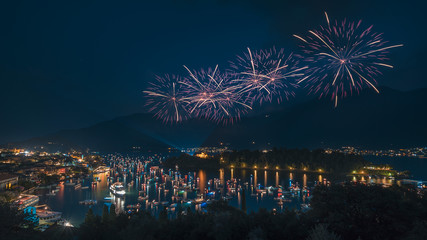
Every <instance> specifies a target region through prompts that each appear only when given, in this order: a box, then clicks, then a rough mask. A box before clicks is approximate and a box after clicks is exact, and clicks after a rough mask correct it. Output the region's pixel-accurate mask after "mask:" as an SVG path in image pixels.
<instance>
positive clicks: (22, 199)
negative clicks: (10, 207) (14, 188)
mask: <svg viewBox="0 0 427 240" xmlns="http://www.w3.org/2000/svg"><path fill="white" fill-rule="evenodd" d="M39 199H40V198H39V197H38V196H36V195H25V194H22V195H21V196H19V198H18V200H16V201H15V202H14V205H16V206H18V209H24V208H26V207H29V206H34V205H36V204H38V203H39Z"/></svg>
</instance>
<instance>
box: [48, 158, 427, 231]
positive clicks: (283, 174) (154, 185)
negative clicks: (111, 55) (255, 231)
mask: <svg viewBox="0 0 427 240" xmlns="http://www.w3.org/2000/svg"><path fill="white" fill-rule="evenodd" d="M367 159H368V160H370V161H372V162H373V163H376V164H386V163H387V164H390V165H392V166H395V168H396V169H397V170H410V171H411V172H412V173H413V174H414V178H417V179H427V174H426V172H425V171H424V170H423V169H427V159H416V158H401V159H398V158H375V157H367ZM157 171H159V170H157ZM165 171H166V170H165ZM167 174H168V173H166V172H165V173H163V176H168V175H167ZM110 175H111V176H110ZM150 176H152V180H150V181H147V180H145V183H146V185H145V189H144V185H143V184H144V178H143V177H141V176H137V177H136V175H135V176H132V174H129V175H127V176H126V177H123V176H122V175H120V174H118V173H117V172H114V171H112V172H111V173H110V172H107V173H102V174H96V175H93V176H91V177H90V178H88V179H84V180H83V182H82V186H88V187H89V188H88V189H77V190H75V189H74V187H70V186H64V185H63V184H61V185H60V189H59V192H58V193H57V194H56V195H55V196H46V195H44V196H42V197H41V198H40V203H41V204H44V203H46V204H47V205H48V206H49V207H50V208H51V209H52V210H54V211H59V212H62V216H63V218H64V219H66V220H68V221H70V222H71V224H73V225H74V226H78V225H80V224H81V223H82V222H83V221H84V218H85V214H86V213H87V211H88V209H89V207H91V208H92V209H93V211H94V212H95V213H96V214H98V215H101V214H102V209H103V206H104V204H108V202H105V201H104V198H105V197H112V199H113V200H112V202H114V203H115V205H116V208H117V211H127V210H128V209H127V206H128V205H135V204H137V203H138V196H139V195H141V192H140V191H141V190H146V191H145V193H144V196H147V199H146V200H144V201H139V203H140V204H141V209H143V210H148V211H150V212H152V214H154V215H157V214H158V213H159V211H160V210H161V209H163V207H162V206H161V205H160V204H159V205H157V206H156V205H154V204H153V203H152V202H153V201H155V202H157V203H160V202H162V201H168V202H169V203H168V206H169V205H170V204H172V203H175V202H184V203H183V205H182V207H183V208H186V207H188V206H189V207H191V208H192V209H198V210H200V209H202V206H201V204H194V203H192V204H186V201H190V200H194V199H196V198H198V196H197V193H199V194H202V195H203V197H204V198H205V200H206V199H220V198H222V197H227V199H228V202H229V204H230V205H232V206H235V207H238V208H240V207H241V206H240V204H241V199H242V196H241V192H240V191H238V190H239V185H240V186H241V187H242V188H244V189H245V196H246V206H247V210H248V212H250V211H252V210H253V211H257V210H258V209H259V208H266V209H269V210H272V209H276V210H277V211H283V210H284V209H285V208H300V207H301V204H305V203H308V200H309V198H310V194H311V190H310V189H311V188H312V187H313V186H314V185H316V184H319V183H323V184H325V183H327V182H328V181H331V182H332V183H334V182H337V181H344V180H347V179H346V177H345V176H339V177H337V176H334V175H325V174H319V173H303V172H290V171H266V170H263V169H258V170H254V169H220V170H219V171H205V170H198V171H196V172H186V171H180V178H181V179H183V181H184V179H186V180H185V181H188V179H190V178H192V179H193V180H192V184H193V188H194V187H197V188H199V189H206V192H205V193H204V194H203V193H201V192H200V191H189V192H188V193H187V192H185V193H182V192H183V191H179V189H174V188H173V184H174V180H175V177H176V174H175V175H174V174H172V176H170V178H169V179H166V178H164V179H160V180H156V181H153V179H155V177H154V175H150ZM159 176H162V175H159ZM94 177H98V178H99V179H100V181H99V182H98V183H97V184H96V185H92V181H93V178H94ZM109 177H110V178H109ZM232 179H234V180H233V181H231V180H232ZM117 180H119V181H121V182H124V185H125V188H126V195H125V196H124V197H115V196H114V195H113V194H112V193H111V192H110V191H109V185H110V184H111V183H112V182H116V181H117ZM361 180H365V179H361ZM366 180H367V179H366ZM369 180H370V179H369ZM190 181H191V180H190ZM370 181H374V180H370ZM380 181H382V182H383V183H385V182H386V181H388V180H386V179H381V180H380ZM296 186H298V188H299V189H300V190H301V191H294V192H293V191H291V192H288V193H287V195H286V197H285V198H284V199H285V201H282V203H283V205H281V204H279V201H277V200H275V198H277V197H278V192H277V189H276V190H274V188H271V189H270V190H271V191H269V190H268V189H267V187H281V188H283V190H284V191H287V190H288V189H289V187H296ZM257 189H263V190H262V191H259V190H258V191H257ZM303 189H306V191H303ZM208 192H210V193H208ZM213 192H215V193H214V194H213V195H210V194H211V193H213ZM199 196H200V195H199ZM175 197H177V198H178V199H176V198H175ZM86 199H93V200H97V201H98V203H97V204H96V205H94V206H86V205H80V204H79V201H83V200H86ZM173 214H174V213H173V212H170V213H169V215H170V216H171V217H172V216H173Z"/></svg>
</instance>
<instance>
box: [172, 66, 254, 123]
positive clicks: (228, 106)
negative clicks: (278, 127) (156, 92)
mask: <svg viewBox="0 0 427 240" xmlns="http://www.w3.org/2000/svg"><path fill="white" fill-rule="evenodd" d="M184 67H185V69H186V70H187V71H188V74H189V77H187V78H185V79H184V80H183V81H182V82H180V83H181V84H182V86H183V89H184V92H185V94H186V96H187V97H186V100H187V101H189V105H188V109H189V113H190V114H192V115H194V116H196V117H201V118H206V119H209V120H213V121H215V122H223V123H227V122H233V121H234V120H235V119H239V118H240V117H241V115H242V114H243V113H246V112H247V111H249V110H250V109H252V107H251V106H250V105H249V104H247V103H246V100H245V99H244V98H242V96H241V95H239V94H237V93H236V91H237V87H236V85H233V84H232V82H231V75H229V74H223V73H220V72H219V70H218V66H216V67H215V69H207V70H203V69H202V70H200V71H191V70H190V69H188V68H187V67H186V66H184Z"/></svg>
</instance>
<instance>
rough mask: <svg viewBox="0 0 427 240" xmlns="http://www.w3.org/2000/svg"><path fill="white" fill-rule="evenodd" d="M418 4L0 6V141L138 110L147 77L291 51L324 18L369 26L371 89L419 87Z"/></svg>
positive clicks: (421, 13)
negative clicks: (376, 64) (374, 80)
mask: <svg viewBox="0 0 427 240" xmlns="http://www.w3.org/2000/svg"><path fill="white" fill-rule="evenodd" d="M426 7H427V2H426V1H342V0H340V1H319V0H315V1H285V0H282V1H265V0H264V1H250V0H242V1H225V0H223V1H195V0H194V1H185V0H184V1H161V0H157V1H150V2H149V3H148V1H134V2H131V1H125V2H124V1H106V0H103V1H67V2H66V1H3V3H2V4H1V7H0V18H1V19H0V25H1V38H0V43H1V44H0V74H1V77H0V78H1V89H2V91H1V95H0V103H1V105H0V109H1V115H0V132H1V134H0V143H4V142H8V141H16V140H22V139H25V138H29V137H33V136H38V135H44V134H48V133H51V132H54V131H57V130H60V129H67V128H79V127H85V126H89V125H91V124H94V123H96V122H99V121H103V120H106V119H112V118H114V117H117V116H122V115H128V114H132V113H135V112H142V111H144V108H143V105H144V98H143V94H142V90H144V88H145V87H146V83H147V82H148V81H150V80H152V79H153V75H154V74H163V73H177V74H180V73H184V69H183V68H182V65H183V64H185V65H187V66H189V67H190V68H195V69H198V68H202V67H213V66H215V65H216V64H219V66H220V67H221V66H224V67H226V66H227V63H228V61H229V60H232V59H233V58H234V57H235V55H236V54H240V53H242V52H243V51H245V49H246V47H250V48H252V49H262V48H269V47H272V46H273V45H274V46H277V47H283V48H286V49H288V51H289V52H292V51H295V50H297V40H296V39H294V38H292V34H301V33H306V31H308V30H309V29H312V28H315V27H317V26H319V25H320V24H324V23H325V18H324V11H327V12H328V14H329V17H330V18H331V19H339V20H341V19H343V18H347V19H349V20H359V19H362V20H363V23H364V26H366V27H367V26H369V25H374V30H375V31H377V32H383V33H384V38H385V39H387V40H389V42H390V43H391V44H400V43H403V44H404V45H405V46H404V47H403V48H399V49H395V50H393V51H392V54H390V58H391V61H390V62H391V63H392V65H394V66H395V69H393V70H386V71H385V73H384V76H382V77H379V78H378V80H379V85H382V86H388V87H391V88H395V89H401V90H405V91H408V90H413V89H417V88H425V87H427V81H426V78H425V71H426V68H425V66H426V60H425V56H426V54H427V52H426V50H427V46H426V44H425V42H426V37H427V27H426V23H427V14H426V12H425V9H426Z"/></svg>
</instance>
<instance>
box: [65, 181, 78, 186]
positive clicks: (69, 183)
mask: <svg viewBox="0 0 427 240" xmlns="http://www.w3.org/2000/svg"><path fill="white" fill-rule="evenodd" d="M64 185H65V186H74V185H76V183H74V182H66V183H64Z"/></svg>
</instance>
